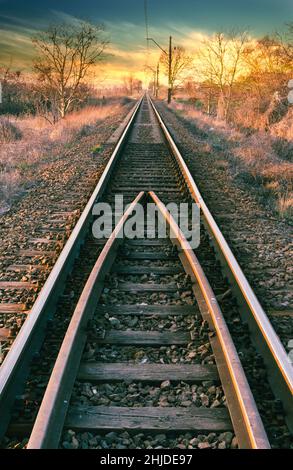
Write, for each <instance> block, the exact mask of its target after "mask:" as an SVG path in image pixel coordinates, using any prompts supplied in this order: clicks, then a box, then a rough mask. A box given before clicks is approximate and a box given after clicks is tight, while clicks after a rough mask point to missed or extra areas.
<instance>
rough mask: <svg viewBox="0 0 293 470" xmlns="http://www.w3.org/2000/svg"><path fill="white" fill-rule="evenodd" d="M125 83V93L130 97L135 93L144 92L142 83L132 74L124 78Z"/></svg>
mask: <svg viewBox="0 0 293 470" xmlns="http://www.w3.org/2000/svg"><path fill="white" fill-rule="evenodd" d="M123 83H124V93H126V94H127V95H129V96H132V95H133V93H141V91H142V81H141V80H139V79H137V78H135V76H134V75H133V74H132V73H130V74H129V75H126V76H125V77H123Z"/></svg>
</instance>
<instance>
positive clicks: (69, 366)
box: [28, 192, 270, 449]
mask: <svg viewBox="0 0 293 470" xmlns="http://www.w3.org/2000/svg"><path fill="white" fill-rule="evenodd" d="M150 196H151V198H152V200H153V201H154V202H155V204H156V205H157V207H158V209H159V211H160V213H161V214H162V216H163V217H164V218H165V219H166V221H167V223H168V227H169V230H170V233H171V241H172V243H173V244H174V245H175V246H176V247H177V248H178V249H179V250H180V255H179V257H180V259H181V261H182V263H183V266H184V269H185V271H186V273H187V274H189V275H190V276H191V282H192V283H193V289H194V292H195V296H196V299H197V302H198V304H199V307H200V311H201V313H202V315H203V317H204V318H205V319H206V320H207V321H208V322H209V324H210V325H211V328H212V330H213V331H215V333H216V334H215V336H214V337H211V342H212V347H213V351H214V354H215V357H216V363H217V365H218V370H219V374H220V378H221V379H222V383H223V386H224V390H225V394H226V397H227V400H228V407H229V410H230V416H231V419H232V423H233V425H234V429H235V431H236V434H237V437H238V440H239V445H240V447H242V448H253V449H265V448H269V447H270V446H269V442H268V440H267V436H266V433H265V430H264V428H263V424H262V421H261V419H260V416H259V413H258V411H257V407H256V405H255V402H254V399H253V396H252V394H251V391H250V388H249V385H248V383H247V380H246V377H245V374H244V372H243V369H242V366H241V363H240V360H239V358H238V355H237V352H236V350H235V347H234V345H233V342H232V339H231V337H230V334H229V331H228V329H227V326H226V324H225V321H224V319H223V316H222V313H221V310H220V308H219V305H218V303H217V301H216V298H215V295H214V293H213V291H212V289H211V287H210V285H209V283H208V280H207V279H206V277H205V275H204V272H203V270H202V268H201V266H200V264H199V262H198V260H197V258H196V256H195V255H194V253H193V251H192V249H191V247H190V245H189V244H188V242H187V240H186V239H185V237H184V235H183V233H182V232H181V231H180V229H179V227H178V226H177V224H176V222H175V220H174V219H173V217H172V216H171V215H170V213H169V212H168V211H167V209H166V207H165V206H164V204H163V203H162V202H161V201H160V199H159V198H158V197H157V196H156V194H155V193H153V192H152V193H150ZM142 198H143V193H140V194H139V195H138V196H137V198H136V199H135V200H134V201H133V203H132V204H131V205H130V207H129V208H128V209H127V211H126V213H125V215H124V216H123V218H122V219H121V221H120V222H119V224H118V226H117V228H116V230H115V231H114V232H113V234H112V236H111V237H110V239H109V240H108V241H107V243H106V245H105V247H104V249H103V251H102V253H101V254H100V256H99V258H98V260H97V263H96V265H95V267H94V269H93V271H92V273H91V275H90V277H89V279H88V282H87V284H86V285H85V288H84V291H83V293H82V295H81V297H80V300H79V302H78V304H77V307H76V310H75V312H74V315H73V317H72V320H71V323H70V325H69V328H68V331H67V333H66V336H65V339H64V341H63V344H62V347H61V349H60V353H59V356H58V358H57V361H56V364H55V367H54V369H53V372H52V375H51V378H50V381H49V384H48V387H47V389H46V393H45V396H44V399H43V402H42V405H41V407H40V410H39V413H38V416H37V419H36V422H35V425H34V428H33V431H32V434H31V437H30V441H29V443H28V448H29V449H41V448H57V447H58V444H59V440H60V436H61V433H62V429H63V426H64V422H65V418H66V413H67V408H68V404H69V399H70V396H71V387H73V383H74V380H75V378H76V376H77V372H78V367H79V363H80V360H81V356H82V350H83V347H84V345H85V341H86V333H85V325H86V323H87V322H88V320H89V319H90V318H92V317H93V315H94V312H95V310H96V311H97V314H98V315H99V306H97V304H98V301H99V294H100V293H101V292H102V283H103V282H104V279H105V274H106V273H107V271H110V269H111V265H112V264H113V262H114V259H115V256H116V253H117V244H118V243H121V241H122V240H121V238H119V236H120V234H121V230H122V228H123V225H124V224H125V222H126V221H127V219H128V217H129V216H130V215H131V213H132V212H133V209H134V208H135V205H136V203H137V202H139V201H141V200H142ZM174 233H176V234H178V236H177V237H176V238H174V235H172V234H174ZM137 333H139V332H137ZM145 334H146V336H147V334H148V332H147V331H146V332H145ZM142 342H143V340H142ZM156 366H157V365H154V366H153V370H151V371H150V370H149V377H148V378H149V380H151V379H152V372H155V368H156ZM120 367H121V370H123V371H124V374H125V376H124V379H125V380H126V379H128V378H129V371H131V369H132V366H131V367H130V368H128V367H127V364H126V365H123V364H120ZM157 367H158V368H159V370H160V374H161V378H164V379H165V380H170V381H172V379H173V378H174V366H172V367H170V366H169V367H168V366H167V367H164V366H160V365H159V366H157ZM105 369H106V370H108V369H109V365H107V364H106V365H104V366H103V365H102V366H100V370H99V369H98V370H97V376H96V377H95V381H99V380H100V377H99V375H98V372H100V373H103V372H104V371H105ZM143 369H144V366H140V368H139V370H138V371H137V377H139V376H140V373H141V372H143ZM164 369H166V370H164ZM175 369H176V370H177V369H178V368H177V367H176V366H175ZM182 369H183V370H182V374H181V380H183V381H185V380H186V378H187V377H189V380H191V377H192V379H193V381H194V382H198V381H199V379H198V378H197V377H196V376H197V375H198V372H201V373H202V369H203V368H202V367H196V366H191V365H189V366H186V365H185V366H182ZM197 369H198V370H197ZM116 374H117V372H116ZM193 374H194V376H193ZM113 377H114V375H113ZM203 377H204V374H203ZM203 377H202V376H201V379H202V378H203ZM223 381H224V382H223ZM137 411H138V410H137V408H131V409H124V408H120V409H115V408H112V409H107V408H106V407H94V408H92V409H91V408H87V409H79V410H77V411H76V416H75V417H74V418H72V419H71V422H70V426H71V427H72V428H73V429H74V428H80V427H84V428H86V429H91V430H100V429H101V428H108V429H113V428H115V429H117V428H118V429H120V430H123V429H128V428H131V427H132V426H131V418H132V419H133V417H134V416H136V417H137V420H136V425H137V426H138V427H140V428H142V429H143V428H144V420H150V417H151V416H156V414H155V413H156V409H155V408H154V409H147V410H144V415H146V417H145V418H144V417H142V416H141V413H137ZM165 411H167V415H166V416H168V415H169V414H170V413H171V412H172V411H173V408H171V409H170V408H167V409H166V410H164V411H163V413H162V412H160V413H158V412H157V416H156V418H157V420H159V419H160V420H161V421H163V418H164V419H165V421H167V423H165V424H164V423H162V424H161V425H160V422H158V421H156V422H155V423H154V424H153V426H154V429H158V428H160V427H161V429H163V430H166V429H167V430H170V429H173V428H175V429H176V428H178V427H179V428H181V429H184V428H185V430H191V431H194V430H198V431H200V430H201V429H203V428H204V427H205V429H208V430H210V431H211V430H213V429H214V430H215V429H217V425H219V428H218V429H220V430H221V428H222V429H227V427H229V425H228V422H227V423H225V424H223V420H225V419H227V418H224V416H225V410H221V411H222V413H221V414H219V413H218V411H219V409H216V408H214V409H213V410H197V413H194V414H193V413H192V412H194V410H192V412H191V416H190V411H188V412H186V411H185V410H184V411H182V410H180V408H179V409H178V408H177V409H176V416H173V418H171V419H170V420H169V421H168V420H167V419H166V416H165ZM91 413H92V414H93V419H92V420H91V418H90V416H91ZM180 413H181V415H182V416H180ZM69 416H70V411H69ZM101 416H102V417H101ZM103 416H104V417H105V419H104V423H103V424H102V423H101V421H103ZM123 416H125V418H127V419H128V420H130V422H129V421H127V422H124V420H123ZM171 416H172V413H171ZM178 420H180V421H184V422H183V423H182V422H181V423H180V424H178ZM69 421H70V418H69ZM83 421H85V422H86V424H82V423H83ZM203 421H205V423H204V424H203ZM208 421H210V422H211V424H210V425H209V424H208ZM147 427H148V428H151V424H148V425H147Z"/></svg>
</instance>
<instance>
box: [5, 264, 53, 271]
mask: <svg viewBox="0 0 293 470" xmlns="http://www.w3.org/2000/svg"><path fill="white" fill-rule="evenodd" d="M46 269H48V266H45V265H43V264H11V265H10V266H8V268H7V269H6V271H12V272H16V273H20V272H29V271H31V270H35V271H36V270H38V271H45V270H46Z"/></svg>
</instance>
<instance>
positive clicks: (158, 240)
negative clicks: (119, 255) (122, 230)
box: [125, 238, 169, 247]
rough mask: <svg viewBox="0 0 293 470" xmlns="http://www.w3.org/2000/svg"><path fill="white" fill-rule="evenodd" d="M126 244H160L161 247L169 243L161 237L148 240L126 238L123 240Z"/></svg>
mask: <svg viewBox="0 0 293 470" xmlns="http://www.w3.org/2000/svg"><path fill="white" fill-rule="evenodd" d="M125 245H126V246H162V247H168V245H169V243H166V241H164V240H163V239H162V240H160V239H156V238H155V239H153V240H148V239H133V240H126V242H125Z"/></svg>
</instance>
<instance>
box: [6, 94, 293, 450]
mask: <svg viewBox="0 0 293 470" xmlns="http://www.w3.org/2000/svg"><path fill="white" fill-rule="evenodd" d="M117 194H118V195H123V197H124V200H123V204H124V209H125V211H124V213H123V214H122V215H121V218H120V220H119V223H118V225H117V226H116V229H115V230H114V227H113V226H112V230H113V233H112V235H111V236H110V238H109V239H108V240H106V239H100V240H93V237H92V234H91V227H92V224H93V222H94V221H95V215H94V214H95V213H94V212H93V207H94V204H95V203H96V202H106V203H108V204H109V205H110V206H111V208H114V207H115V198H116V195H117ZM150 201H151V202H153V203H154V204H155V205H156V207H157V209H158V212H159V213H160V214H161V217H162V218H163V219H164V220H165V221H166V224H167V226H168V229H169V232H170V237H169V239H168V240H161V239H159V238H155V239H150V238H149V237H148V232H147V229H146V227H145V232H144V237H143V238H141V239H140V238H139V239H133V240H128V239H126V238H125V239H122V238H121V237H120V236H118V235H119V234H121V230H122V229H123V227H124V225H125V224H126V223H127V221H128V220H129V218H130V217H131V214H132V213H133V211H134V209H135V207H136V206H137V204H138V203H140V204H143V205H144V206H145V205H146V204H147V202H150ZM169 202H176V203H178V204H179V203H180V202H187V203H191V202H196V203H197V204H198V205H199V207H200V209H201V220H202V224H203V229H202V231H203V234H202V236H201V238H202V240H201V245H200V247H199V250H200V251H201V253H202V255H203V256H204V257H206V259H207V263H206V266H209V265H210V266H211V270H212V272H213V271H215V273H216V276H218V278H219V282H218V279H217V282H215V285H211V279H210V277H209V281H208V275H207V273H206V267H204V266H203V265H202V263H200V262H199V260H198V257H197V256H196V250H192V249H191V247H190V246H189V245H188V242H187V241H186V239H185V237H184V235H183V233H182V232H181V231H180V230H179V228H178V227H177V225H176V222H175V220H174V219H173V218H172V216H171V214H170V213H169V212H168V211H167V209H166V205H167V204H168V203H169ZM127 204H129V206H128V207H127V206H126V205H127ZM175 234H176V235H175ZM89 253H91V258H93V259H94V263H93V264H92V265H91V266H92V268H91V273H90V275H89V277H88V276H87V280H85V281H84V283H82V285H81V289H80V292H81V291H82V293H81V295H79V296H78V298H77V300H76V301H75V303H73V304H72V307H70V308H71V310H69V313H68V314H67V313H66V315H68V317H66V316H65V323H64V324H65V325H66V328H65V330H64V332H61V333H58V332H57V333H56V332H55V330H54V318H55V316H56V312H58V311H60V309H61V310H62V309H63V303H62V302H63V300H64V298H66V299H67V297H68V296H67V294H66V295H64V292H65V293H66V292H67V291H68V289H69V292H70V289H71V283H72V282H73V281H72V280H70V279H75V278H76V281H75V282H77V284H78V285H79V284H80V281H79V280H80V279H81V273H82V269H83V268H82V265H83V263H84V261H85V260H86V259H87V257H88V256H89ZM217 260H218V261H219V263H220V268H216V262H217ZM81 261H83V263H81ZM78 263H79V264H78ZM88 272H90V271H88ZM74 276H75V277H74ZM225 277H227V278H228V280H229V287H230V288H231V290H232V295H233V299H235V305H236V304H237V307H236V308H237V311H239V314H240V315H241V318H242V322H243V324H247V325H248V327H249V334H250V337H251V340H252V341H253V343H254V345H255V349H256V351H257V352H258V353H259V354H260V355H261V356H262V358H263V361H264V363H265V367H266V371H267V377H268V380H269V382H270V387H271V390H272V391H273V393H274V396H275V397H276V398H277V399H279V400H280V402H281V403H282V406H283V410H284V416H285V419H286V422H287V425H288V427H289V429H290V430H291V431H292V432H293V406H292V404H293V401H292V391H293V370H292V364H291V363H290V361H289V359H288V357H287V355H286V352H285V350H284V348H283V346H282V344H281V341H280V339H279V338H278V337H277V335H276V333H275V331H274V329H273V328H272V326H271V324H270V322H269V320H268V318H267V316H266V314H265V312H264V311H263V309H262V307H261V305H260V303H259V301H258V299H257V298H256V296H255V294H254V292H253V290H252V288H251V286H250V285H249V283H248V281H247V279H246V277H245V275H244V273H243V272H242V270H241V268H240V266H239V264H238V262H237V260H236V259H235V256H234V255H233V253H232V251H231V249H230V247H229V246H228V244H227V242H226V240H225V238H224V236H223V234H222V233H221V231H220V229H219V227H218V225H217V224H216V222H215V220H214V218H213V216H212V214H211V212H210V210H209V209H208V207H207V206H206V204H205V202H204V200H203V198H202V196H201V194H200V192H199V190H198V188H197V186H196V184H195V182H194V180H193V177H192V176H191V174H190V172H189V170H188V167H187V165H186V163H185V162H184V159H183V157H182V155H181V154H180V152H179V150H178V148H177V146H176V144H175V142H174V140H173V139H172V137H171V135H170V133H169V131H168V129H167V127H166V125H165V124H164V122H163V120H162V118H161V116H160V114H159V112H158V110H157V109H156V106H155V104H154V103H153V101H152V100H151V99H150V97H149V96H144V97H142V98H141V100H139V102H138V103H137V104H136V106H135V107H134V108H133V111H132V113H131V114H130V116H129V120H128V122H127V123H126V125H125V129H124V131H123V132H122V135H121V137H120V139H119V141H118V143H117V145H116V147H115V149H114V151H113V154H112V156H111V158H110V160H109V162H108V164H107V166H106V168H105V171H104V173H103V175H102V177H101V179H100V181H99V183H98V185H97V186H96V188H95V190H94V192H93V194H92V196H91V198H90V200H89V202H88V204H87V206H86V208H85V209H84V211H83V213H82V215H81V217H80V219H79V221H78V223H77V225H76V226H75V228H74V230H73V232H72V234H71V236H70V238H69V240H68V241H67V243H66V245H65V247H64V249H63V251H62V253H61V254H60V256H59V258H58V260H57V263H56V264H55V266H54V268H53V270H52V272H51V274H50V276H49V277H48V279H47V281H46V283H45V285H44V287H43V289H42V291H41V292H40V294H39V296H38V298H37V301H36V302H35V304H34V306H33V308H32V310H31V311H30V313H29V315H28V318H27V320H26V322H25V323H24V325H23V327H22V328H21V330H20V332H19V334H18V336H17V337H16V339H15V341H14V343H13V345H12V347H11V349H10V351H9V353H8V354H7V356H6V358H5V360H4V363H3V365H2V366H1V368H0V416H1V420H0V439H1V438H2V437H3V436H4V435H6V434H7V432H8V435H14V436H15V435H18V433H19V435H23V436H26V437H29V443H28V448H56V447H58V446H59V445H60V444H61V443H62V439H63V437H62V435H63V434H64V432H65V431H66V430H68V429H70V430H74V432H79V431H90V432H106V431H112V430H114V431H115V432H117V433H119V432H120V431H121V430H123V429H126V430H129V431H130V432H134V431H135V430H140V431H141V432H151V433H156V432H166V433H167V434H168V433H171V434H172V432H173V433H174V432H175V434H176V433H177V434H178V433H180V432H191V433H193V434H194V435H196V434H198V433H200V432H202V433H214V434H215V435H218V434H219V435H220V433H221V432H232V433H233V431H234V432H235V434H236V436H237V440H238V445H239V447H242V448H252V449H257V448H269V447H270V443H269V441H268V438H267V435H266V430H265V428H264V426H263V423H262V419H261V417H260V415H259V412H258V408H257V404H256V399H255V397H254V392H253V389H252V390H251V389H250V386H249V384H248V381H247V378H246V376H245V373H244V370H243V367H242V365H241V361H240V359H239V356H238V353H237V348H236V347H235V345H234V344H233V341H232V338H231V332H230V331H229V327H228V324H227V323H226V318H225V315H224V311H222V310H221V308H220V306H219V303H218V301H217V298H218V295H221V294H223V293H224V291H223V290H221V289H223V288H222V287H221V286H222V285H225V284H223V283H222V279H223V278H225ZM218 285H219V286H220V287H217V286H218ZM78 288H80V285H79V287H78ZM69 297H70V296H69ZM236 301H237V303H236ZM170 322H171V323H172V327H173V329H171V330H170V329H169V328H168V327H166V326H165V325H167V326H168V325H169V323H170ZM68 325H69V326H68ZM136 325H138V326H136ZM137 328H138V329H137ZM56 330H58V328H57V329H56ZM44 345H45V347H44ZM46 345H47V346H46ZM51 345H53V349H54V351H55V350H56V355H55V356H53V357H52V358H51V359H49V362H50V361H51V362H50V364H51V365H50V366H49V369H52V373H49V372H48V371H42V372H41V374H42V375H43V376H45V377H47V378H46V384H47V385H46V386H45V388H44V392H42V393H41V394H40V395H38V398H37V400H35V401H37V402H38V405H37V408H36V410H35V412H34V413H32V416H31V418H29V419H26V420H23V419H22V417H21V413H20V417H19V419H16V420H15V418H13V419H11V417H12V415H13V416H15V413H14V414H13V409H14V403H15V400H16V398H17V397H18V396H21V395H22V393H23V390H24V388H25V387H26V388H27V389H29V385H28V383H29V377H32V376H34V374H37V373H38V372H35V371H36V369H37V368H38V367H37V366H34V367H32V364H37V365H38V364H39V365H40V367H41V362H40V361H41V359H42V357H46V356H43V355H44V354H46V350H50V348H51ZM88 351H90V354H91V359H90V360H89V361H88V360H87V359H85V358H86V357H87V355H88ZM107 354H112V355H113V357H114V358H115V361H113V362H109V360H106V358H107ZM140 355H143V356H142V361H141V362H140V361H139V362H137V361H138V359H137V357H140ZM111 357H112V356H111ZM38 361H39V362H38ZM46 362H47V359H46ZM129 380H130V381H131V382H133V384H134V385H133V388H135V389H136V390H138V389H139V387H140V385H139V384H146V388H150V389H151V387H153V389H151V392H152V395H151V397H148V396H147V398H146V399H145V402H143V403H146V404H145V406H141V405H142V402H141V397H140V394H139V393H135V394H133V397H132V395H131V396H130V398H129V402H130V405H128V401H127V400H126V398H124V401H123V400H122V402H121V403H120V402H119V401H118V398H117V401H116V402H115V400H114V398H113V399H112V398H111V394H110V397H108V396H105V397H104V396H103V388H101V387H102V384H109V387H110V389H112V388H113V387H114V385H113V384H115V383H117V382H118V383H119V384H122V385H121V387H122V389H123V387H125V386H126V385H125V384H127V383H128V381H129ZM88 383H90V386H89V385H88ZM123 384H124V385H123ZM160 384H161V387H162V390H163V395H162V397H161V399H160V400H159V401H158V400H156V398H155V397H156V396H157V394H158V390H157V389H158V388H159V389H160ZM182 384H190V388H188V387H189V385H187V388H188V393H187V392H186V393H187V395H188V394H189V395H190V396H192V397H193V398H192V399H191V398H190V399H186V400H184V401H183V402H184V406H180V403H179V404H178V403H177V399H176V393H177V392H178V393H177V394H179V392H180V387H183V388H184V385H182ZM205 384H212V385H210V387H208V388H209V392H207V391H205V390H206V389H205V387H206V386H208V385H205ZM80 387H81V389H82V387H90V391H88V392H87V393H88V395H89V396H90V397H91V399H90V400H89V403H88V404H87V405H84V402H83V401H81V402H80V403H79V398H78V397H79V392H78V390H79V389H80ZM99 387H100V388H101V390H100V388H99ZM173 387H178V390H177V392H176V393H175V391H174V390H173ZM197 387H199V389H200V390H203V392H202V393H201V395H199V396H198V395H197V392H196V390H197ZM130 388H131V386H130ZM165 388H166V389H167V390H170V395H172V393H173V391H174V395H172V396H171V397H169V398H170V402H168V397H167V396H165V395H164V389H165ZM86 389H87V388H86ZM222 389H223V390H224V395H221V394H222V392H221V390H222ZM92 390H93V391H92ZM123 390H124V389H123ZM215 390H217V397H216V398H215V397H214V395H213V394H214V393H215V392H214V391H215ZM27 393H28V394H30V393H32V391H30V390H29V392H27ZM123 393H124V395H125V393H126V392H125V391H124V392H123ZM145 393H146V394H147V392H145ZM180 393H181V392H180ZM184 393H185V392H184ZM184 393H183V395H184ZM209 393H211V394H212V395H211V397H212V398H209ZM100 395H101V396H102V402H101V403H103V402H105V403H108V404H107V405H105V404H103V405H101V403H100V401H99V400H100V399H99V396H100ZM114 395H115V394H114ZM189 395H188V396H189ZM86 396H87V395H86ZM126 396H128V395H127V394H126ZM172 397H173V398H172ZM219 397H220V398H219ZM113 400H114V401H113ZM135 400H136V401H137V403H136V401H135ZM166 400H167V401H166ZM201 400H202V401H201ZM134 402H135V403H136V405H135V406H131V403H134ZM161 402H164V403H163V405H162V406H161ZM191 402H192V403H191ZM92 403H94V405H95V406H92ZM117 403H119V406H117ZM173 403H175V405H174V406H173ZM226 403H227V408H228V411H227V408H226V406H225V404H226ZM194 404H196V406H194ZM113 405H114V406H113ZM122 405H123V406H122ZM126 405H127V406H126ZM159 405H160V406H159ZM185 407H186V408H185ZM166 445H167V444H166ZM215 445H216V444H215Z"/></svg>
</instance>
